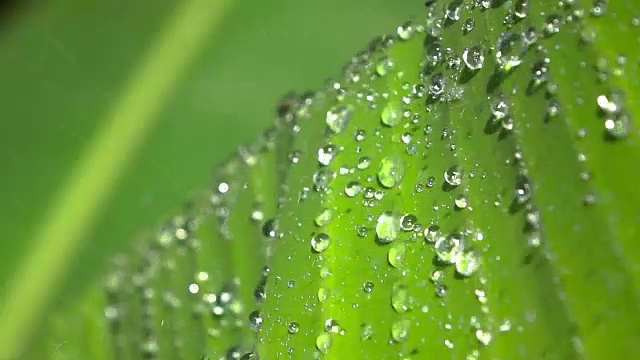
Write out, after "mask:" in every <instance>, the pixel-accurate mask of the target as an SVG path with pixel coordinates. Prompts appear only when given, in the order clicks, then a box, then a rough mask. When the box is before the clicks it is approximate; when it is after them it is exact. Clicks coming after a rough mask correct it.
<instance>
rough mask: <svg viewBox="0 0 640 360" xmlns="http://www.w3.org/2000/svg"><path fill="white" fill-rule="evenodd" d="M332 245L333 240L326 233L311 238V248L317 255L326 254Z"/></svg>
mask: <svg viewBox="0 0 640 360" xmlns="http://www.w3.org/2000/svg"><path fill="white" fill-rule="evenodd" d="M330 245H331V238H330V237H329V235H327V234H325V233H319V234H316V235H314V236H313V237H312V238H311V248H312V249H313V251H315V252H317V253H321V252H324V251H325V250H327V249H328V248H329V246H330Z"/></svg>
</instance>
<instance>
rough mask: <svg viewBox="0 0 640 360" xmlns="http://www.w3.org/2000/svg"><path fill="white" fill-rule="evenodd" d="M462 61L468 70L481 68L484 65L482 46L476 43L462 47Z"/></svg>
mask: <svg viewBox="0 0 640 360" xmlns="http://www.w3.org/2000/svg"><path fill="white" fill-rule="evenodd" d="M462 61H464V64H465V65H467V67H468V68H469V69H470V70H479V69H482V66H483V65H484V51H483V49H482V46H480V45H476V46H472V47H470V48H466V49H464V51H463V52H462Z"/></svg>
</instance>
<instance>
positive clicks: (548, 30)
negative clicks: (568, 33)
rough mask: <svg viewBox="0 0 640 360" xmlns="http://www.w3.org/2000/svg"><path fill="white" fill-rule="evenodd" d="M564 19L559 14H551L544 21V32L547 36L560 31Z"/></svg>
mask: <svg viewBox="0 0 640 360" xmlns="http://www.w3.org/2000/svg"><path fill="white" fill-rule="evenodd" d="M561 22H562V20H561V19H560V17H559V16H558V15H549V16H548V17H547V20H546V21H545V23H544V33H545V35H546V36H551V35H554V34H557V33H558V32H560V25H561Z"/></svg>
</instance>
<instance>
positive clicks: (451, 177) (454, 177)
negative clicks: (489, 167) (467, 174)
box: [444, 165, 464, 186]
mask: <svg viewBox="0 0 640 360" xmlns="http://www.w3.org/2000/svg"><path fill="white" fill-rule="evenodd" d="M463 176H464V171H463V170H462V167H461V166H459V165H454V166H451V167H450V168H448V169H447V171H445V172H444V181H445V182H446V183H447V184H448V185H449V186H459V185H460V184H462V177H463Z"/></svg>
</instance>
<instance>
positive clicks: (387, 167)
mask: <svg viewBox="0 0 640 360" xmlns="http://www.w3.org/2000/svg"><path fill="white" fill-rule="evenodd" d="M405 171H406V167H405V163H404V160H403V159H402V157H400V156H399V155H387V156H385V157H384V158H382V160H381V161H380V166H379V167H378V181H379V182H380V184H381V185H382V186H384V187H386V188H392V187H395V186H397V185H398V184H400V182H401V181H402V179H403V178H404V174H405Z"/></svg>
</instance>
